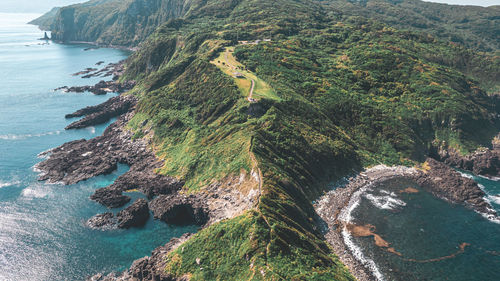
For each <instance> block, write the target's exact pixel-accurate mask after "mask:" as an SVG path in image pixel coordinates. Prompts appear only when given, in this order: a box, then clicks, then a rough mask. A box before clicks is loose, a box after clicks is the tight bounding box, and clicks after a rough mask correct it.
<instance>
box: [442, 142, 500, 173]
mask: <svg viewBox="0 0 500 281" xmlns="http://www.w3.org/2000/svg"><path fill="white" fill-rule="evenodd" d="M433 158H435V159H437V160H439V161H441V162H444V163H445V164H447V165H450V166H453V167H456V168H459V169H462V170H467V171H471V172H473V173H474V174H476V175H482V176H486V177H498V176H500V134H499V135H497V136H496V137H495V138H493V140H492V142H491V146H490V147H488V148H486V147H482V148H479V149H477V150H476V151H474V152H473V153H469V154H467V155H462V154H461V153H460V152H459V151H457V150H455V149H453V148H448V149H445V148H439V149H437V151H436V152H435V153H433Z"/></svg>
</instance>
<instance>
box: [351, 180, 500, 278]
mask: <svg viewBox="0 0 500 281" xmlns="http://www.w3.org/2000/svg"><path fill="white" fill-rule="evenodd" d="M468 176H470V175H468ZM473 178H474V179H475V180H476V181H477V182H478V183H480V184H481V185H482V187H483V188H484V190H485V191H486V193H487V194H488V197H487V198H488V200H490V201H491V203H492V205H493V207H494V208H495V209H496V210H497V211H500V205H499V204H500V197H496V195H497V194H499V193H500V183H499V182H496V181H492V180H488V179H485V178H480V177H473ZM407 187H414V188H417V189H418V190H419V192H418V193H411V194H409V193H402V192H401V190H403V189H405V188H407ZM352 215H353V217H354V220H353V222H354V223H356V224H358V225H366V224H371V225H374V226H375V228H376V230H375V231H374V232H375V233H377V234H378V235H380V236H381V237H382V238H383V239H384V240H386V241H387V242H389V243H390V247H393V248H394V250H396V251H397V252H399V253H400V254H401V256H398V255H396V254H393V253H390V252H388V251H387V250H385V249H383V248H381V247H378V246H376V245H375V243H374V240H373V238H372V237H353V238H352V239H353V240H354V242H355V244H357V245H358V246H359V247H360V248H362V249H363V254H364V256H365V258H366V259H371V260H373V261H374V262H375V264H376V265H377V268H378V270H379V271H380V272H381V273H382V275H383V278H384V280H402V281H403V280H404V281H412V280H455V281H458V280H464V281H465V280H470V281H473V280H478V281H488V280H492V281H494V280H500V224H499V223H498V222H494V221H490V220H488V219H486V218H484V217H483V216H482V215H480V214H478V213H476V212H474V211H472V210H470V209H467V208H465V207H463V206H461V205H454V204H450V203H448V202H446V201H444V200H441V199H438V198H436V197H434V196H433V195H432V194H430V193H428V192H426V191H424V190H422V189H421V188H419V187H418V186H417V185H416V184H415V183H413V182H411V181H408V180H401V179H399V180H397V179H394V180H390V181H388V182H386V183H384V184H383V185H381V186H380V187H378V188H374V189H372V190H368V191H367V192H366V193H365V194H364V195H363V196H361V200H360V204H359V206H358V207H357V208H356V209H354V211H353V212H352ZM462 243H468V244H469V245H468V246H466V247H465V250H464V251H463V253H462V252H461V251H460V245H461V244H462Z"/></svg>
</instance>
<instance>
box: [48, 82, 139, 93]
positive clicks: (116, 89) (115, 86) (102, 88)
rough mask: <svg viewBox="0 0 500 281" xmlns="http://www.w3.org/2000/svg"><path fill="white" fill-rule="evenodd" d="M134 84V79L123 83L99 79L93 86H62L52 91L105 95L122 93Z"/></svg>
mask: <svg viewBox="0 0 500 281" xmlns="http://www.w3.org/2000/svg"><path fill="white" fill-rule="evenodd" d="M134 86H135V82H134V81H128V82H124V83H120V82H117V81H100V82H99V83H97V84H95V85H94V86H73V87H68V86H63V87H59V88H57V89H54V91H64V92H67V93H68V92H73V93H83V92H91V93H93V94H94V95H105V94H107V93H124V92H126V91H128V90H130V89H132V88H133V87H134Z"/></svg>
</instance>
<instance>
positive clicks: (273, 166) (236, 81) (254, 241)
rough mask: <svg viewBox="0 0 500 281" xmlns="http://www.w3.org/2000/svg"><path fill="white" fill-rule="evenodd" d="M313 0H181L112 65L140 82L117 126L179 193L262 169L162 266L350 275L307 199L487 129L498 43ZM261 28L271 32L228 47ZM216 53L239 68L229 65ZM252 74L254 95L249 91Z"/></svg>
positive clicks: (227, 274) (279, 275)
mask: <svg viewBox="0 0 500 281" xmlns="http://www.w3.org/2000/svg"><path fill="white" fill-rule="evenodd" d="M133 2H134V1H132V0H131V1H126V2H123V3H127V5H129V4H131V3H133ZM365 2H366V1H365ZM109 3H111V2H109ZM109 3H108V4H109ZM162 3H163V2H162ZM169 3H170V2H169ZM172 3H173V2H172ZM325 3H326V2H325V1H322V3H321V4H318V1H307V0H303V1H294V0H279V1H267V0H206V1H190V3H189V9H187V10H183V14H182V17H181V18H170V19H167V18H162V19H163V20H165V21H166V23H165V24H162V25H161V26H160V27H159V28H158V29H157V30H156V31H155V32H154V33H153V34H152V35H151V36H149V37H148V39H147V40H146V41H145V42H143V43H142V44H141V48H140V50H139V51H137V52H136V53H134V54H133V55H132V56H131V57H130V59H129V60H128V62H127V65H126V74H125V76H124V77H123V79H135V80H137V81H138V86H137V87H136V88H135V89H134V90H133V91H132V92H131V94H134V95H136V96H137V97H139V105H138V108H137V113H136V115H135V117H134V118H133V119H132V120H131V122H130V123H129V125H128V126H129V128H130V129H131V130H132V131H133V132H134V133H135V135H134V137H136V138H152V140H153V142H152V143H153V145H152V146H153V149H154V150H155V152H156V154H157V155H158V156H159V157H160V158H163V159H164V160H165V165H164V167H162V168H161V169H159V170H158V172H159V173H164V174H169V175H172V176H176V177H178V178H181V179H183V180H184V181H186V187H185V188H186V190H185V192H203V190H204V188H205V187H206V186H207V185H209V184H211V183H214V182H224V180H225V178H227V177H235V176H239V175H240V174H242V173H244V174H246V175H249V174H250V172H251V170H252V169H253V168H255V167H254V166H255V165H256V164H257V165H258V167H259V168H260V170H261V172H262V190H260V191H261V194H260V197H259V200H258V204H257V205H256V206H255V208H254V209H252V210H248V211H247V212H246V213H244V214H243V215H241V216H238V217H236V218H232V219H228V220H225V221H222V222H220V223H217V224H214V225H212V226H210V227H208V228H206V229H204V230H202V231H200V232H199V233H198V234H196V235H195V236H194V237H193V238H191V239H190V240H189V241H187V242H186V243H184V244H183V245H181V246H180V247H179V248H178V249H177V250H175V251H174V252H172V253H170V254H169V255H168V257H167V261H166V268H165V270H166V271H168V272H169V273H171V274H172V275H174V276H189V277H190V278H191V280H352V279H353V277H352V276H351V275H350V274H349V272H348V271H347V269H346V268H345V266H343V265H342V264H341V263H340V262H339V261H338V259H337V258H336V256H335V255H334V254H333V253H332V251H331V249H330V247H329V246H328V245H327V244H326V243H325V241H324V240H323V238H322V236H321V234H320V232H319V230H318V229H317V226H316V224H315V222H314V218H315V213H314V210H313V208H312V205H311V203H310V202H311V201H313V200H315V198H317V196H318V195H320V194H321V193H322V192H324V191H325V187H326V184H327V183H328V182H330V181H331V180H335V179H338V178H340V177H343V176H346V175H348V174H349V173H351V172H352V171H353V170H359V169H360V168H361V167H363V166H366V165H371V164H374V163H379V162H383V163H387V164H401V163H403V164H412V163H414V161H419V160H420V159H422V158H423V157H424V156H426V155H427V154H428V153H430V152H431V151H432V150H433V149H436V148H437V147H440V146H445V147H448V146H451V147H454V148H457V149H458V150H460V151H462V152H468V151H471V150H474V149H475V148H477V147H478V146H481V145H485V144H487V143H489V141H490V140H491V138H492V136H493V135H495V134H496V133H497V132H498V130H499V129H500V124H499V122H498V119H497V117H496V116H497V115H498V100H497V99H496V97H494V96H491V95H488V94H487V90H490V92H494V91H495V89H498V85H499V79H498V77H499V76H498V73H499V69H500V64H499V59H498V57H495V56H494V55H491V54H486V53H477V52H475V51H472V50H469V49H466V48H464V47H463V46H456V45H455V44H451V43H448V42H443V41H441V40H440V39H439V38H436V37H433V36H430V35H427V34H423V33H418V32H410V31H398V30H395V29H394V28H391V27H390V26H387V25H384V24H381V23H380V22H376V21H373V20H367V19H363V18H360V17H352V16H351V15H350V14H349V13H345V14H343V13H342V11H341V9H340V12H339V9H337V8H338V7H337V6H335V5H331V6H328V5H326V6H325V5H324V4H325ZM328 3H330V4H331V3H334V2H328ZM328 3H326V4H328ZM99 7H101V6H99ZM106 7H108V6H106V5H104V6H102V7H101V8H102V9H101V10H100V11H106V9H105V8H106ZM127 7H130V6H127ZM115 8H116V7H115ZM74 9H75V10H73V12H74V13H75V14H79V15H85V13H87V14H86V15H90V14H93V13H95V7H94V8H90V7H89V8H88V10H87V12H85V13H83V12H82V11H83V10H84V9H83V8H82V7H80V6H78V7H75V8H74ZM86 9H87V8H86ZM124 11H127V9H124V10H119V9H116V10H113V11H110V12H109V13H108V15H109V16H110V17H111V18H114V17H122V16H123V12H124ZM70 12H71V11H70ZM75 14H74V15H75ZM99 15H102V14H99ZM108 15H105V16H106V17H107V16H108ZM146 18H147V17H146ZM96 19H103V18H100V17H96ZM61 20H62V19H61ZM69 22H73V23H74V21H69ZM82 22H85V24H84V25H82V26H83V27H85V28H86V29H85V30H88V31H92V30H94V31H95V33H92V34H94V35H96V34H97V35H98V36H99V37H98V38H100V39H99V40H101V39H102V40H103V42H114V43H116V44H135V43H137V42H140V41H141V40H142V38H145V36H146V34H149V33H150V32H149V31H151V30H152V29H150V28H153V27H154V26H155V25H157V24H158V23H159V22H160V21H156V20H154V21H152V22H149V20H145V21H142V22H141V23H143V24H144V26H143V27H144V29H131V30H133V31H132V32H130V33H126V34H125V33H122V32H121V31H123V30H124V29H122V28H127V30H128V28H129V27H130V26H129V25H121V24H120V25H115V23H116V22H115V21H111V20H110V24H109V25H103V27H99V29H92V28H94V27H95V22H90V21H82ZM125 22H128V23H130V22H132V23H134V19H133V18H132V19H131V20H130V21H125ZM120 23H123V22H121V21H120ZM61 24H62V23H61ZM87 24H88V25H87ZM82 26H78V25H77V26H76V29H75V32H76V35H75V36H83V35H82V34H80V33H78V32H80V31H81V30H82ZM87 27H88V28H87ZM146 27H147V28H146ZM101 28H105V29H106V30H107V31H106V32H104V33H100V32H101V31H102V29H101ZM62 30H65V28H62ZM143 31H144V32H143ZM117 34H120V36H117ZM94 35H93V36H94ZM104 35H105V36H104ZM122 35H123V36H122ZM103 36H104V37H103ZM264 38H272V41H271V42H263V43H261V44H258V45H238V40H255V39H264ZM131 42H135V43H131ZM233 49H234V52H230V54H228V59H227V60H226V55H225V52H226V50H233ZM458 58H459V59H458ZM228 61H230V65H233V66H236V67H239V70H238V71H240V72H242V73H243V74H244V76H245V78H235V77H233V76H232V72H233V69H232V67H228V64H227V62H228ZM223 62H224V64H223ZM251 80H254V81H255V82H256V88H255V98H256V100H258V102H255V103H250V102H249V101H248V100H247V96H248V91H249V87H250V84H249V82H250V81H251ZM255 160H256V161H255ZM254 162H257V163H254Z"/></svg>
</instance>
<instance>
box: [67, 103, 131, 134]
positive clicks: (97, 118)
mask: <svg viewBox="0 0 500 281" xmlns="http://www.w3.org/2000/svg"><path fill="white" fill-rule="evenodd" d="M136 102H137V100H136V98H135V97H133V96H117V97H113V98H111V99H109V100H108V101H106V102H104V103H102V104H99V105H96V106H88V107H85V108H83V109H80V110H78V111H76V112H74V113H71V114H67V115H66V118H75V117H82V116H84V118H82V119H80V120H78V121H76V122H73V123H71V124H70V125H68V126H67V127H66V130H69V129H81V128H85V127H89V126H94V125H98V124H103V123H105V122H107V121H109V120H110V119H111V118H114V117H117V116H120V115H122V114H124V113H127V112H128V111H129V109H130V108H132V107H134V106H135V104H136Z"/></svg>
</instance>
